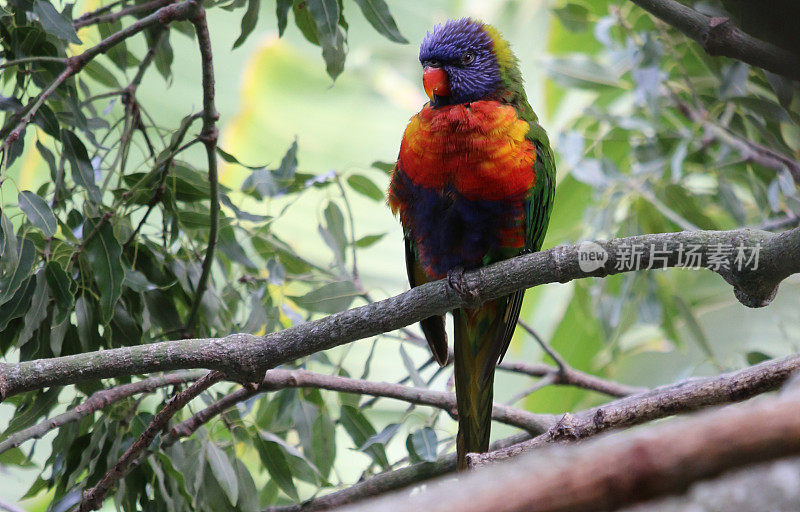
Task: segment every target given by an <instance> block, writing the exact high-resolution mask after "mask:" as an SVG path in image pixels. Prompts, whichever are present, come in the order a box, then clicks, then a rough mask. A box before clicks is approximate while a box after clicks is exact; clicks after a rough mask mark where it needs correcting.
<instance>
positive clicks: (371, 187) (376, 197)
mask: <svg viewBox="0 0 800 512" xmlns="http://www.w3.org/2000/svg"><path fill="white" fill-rule="evenodd" d="M347 184H348V185H350V187H351V188H352V189H353V190H355V191H356V192H358V193H359V194H362V195H365V196H367V197H368V198H370V199H372V200H373V201H379V202H380V201H383V200H384V198H385V196H384V194H383V191H382V190H381V189H380V188H378V186H377V185H376V184H374V183H373V182H372V180H370V179H369V178H367V177H366V176H362V175H360V174H351V175H350V176H349V177H348V178H347Z"/></svg>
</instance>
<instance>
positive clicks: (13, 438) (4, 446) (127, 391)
mask: <svg viewBox="0 0 800 512" xmlns="http://www.w3.org/2000/svg"><path fill="white" fill-rule="evenodd" d="M206 373H207V372H205V371H203V370H199V371H198V370H189V371H180V372H175V373H170V374H166V375H161V376H158V377H150V378H147V379H144V380H140V381H137V382H131V383H130V384H122V385H120V386H116V387H113V388H109V389H102V390H100V391H95V392H94V393H92V396H90V397H89V398H87V399H86V400H85V401H83V402H81V403H80V404H78V405H76V406H75V407H73V408H72V409H70V410H68V411H67V412H65V413H63V414H59V415H58V416H55V417H53V418H50V419H47V420H44V421H42V422H40V423H37V424H36V425H33V426H30V427H28V428H25V429H22V430H20V431H18V432H14V433H13V434H11V435H10V436H8V437H7V438H5V439H3V440H2V441H0V453H3V452H5V451H6V450H10V449H11V448H16V447H17V446H19V445H21V444H22V443H24V442H25V441H27V440H29V439H39V438H41V437H42V436H43V435H45V434H46V433H47V432H49V431H51V430H53V429H56V428H59V427H61V426H63V425H66V424H67V423H70V422H73V421H78V420H79V419H81V418H83V417H85V416H88V415H90V414H93V413H95V412H96V411H99V410H100V409H103V408H105V407H108V406H109V405H111V404H113V403H115V402H119V401H120V400H124V399H126V398H128V397H130V396H133V395H136V394H139V393H150V392H153V391H155V390H156V389H158V388H163V387H165V386H174V385H178V384H184V383H186V382H189V381H193V380H197V379H199V378H200V377H202V376H203V375H205V374H206Z"/></svg>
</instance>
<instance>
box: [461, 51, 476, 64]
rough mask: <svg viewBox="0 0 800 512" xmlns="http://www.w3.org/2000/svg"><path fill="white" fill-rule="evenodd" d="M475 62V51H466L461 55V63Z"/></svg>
mask: <svg viewBox="0 0 800 512" xmlns="http://www.w3.org/2000/svg"><path fill="white" fill-rule="evenodd" d="M473 62H475V52H473V51H468V52H464V55H462V56H461V64H463V65H465V66H468V65H470V64H472V63H473Z"/></svg>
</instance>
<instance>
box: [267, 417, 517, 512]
mask: <svg viewBox="0 0 800 512" xmlns="http://www.w3.org/2000/svg"><path fill="white" fill-rule="evenodd" d="M529 437H530V434H528V433H520V434H516V435H513V436H510V437H507V438H505V439H500V440H499V441H496V442H494V443H492V445H491V447H490V449H492V450H500V449H502V448H504V447H506V446H511V445H513V444H516V443H519V442H521V441H524V440H525V439H528V438H529ZM455 470H456V454H455V453H451V454H449V455H446V456H444V457H441V458H439V459H437V460H436V461H435V462H420V463H418V464H412V465H411V466H407V467H405V468H401V469H395V470H393V471H386V472H383V473H379V474H377V475H375V476H373V477H372V478H370V479H368V480H364V481H362V482H358V483H356V484H353V485H351V486H350V487H347V488H345V489H342V490H341V491H336V492H332V493H330V494H326V495H324V496H319V497H317V498H313V499H311V500H309V501H306V502H305V503H302V504H299V505H288V506H282V505H277V506H272V507H267V508H266V509H265V510H263V512H314V511H319V510H328V509H331V508H335V507H340V506H342V505H347V504H348V503H353V502H355V501H359V500H362V499H364V498H368V497H371V496H377V495H379V494H384V493H387V492H389V491H393V490H395V489H402V488H403V487H408V486H409V485H413V484H415V483H417V482H422V481H424V480H429V479H431V478H434V477H437V476H440V475H443V474H446V473H452V472H453V471H455Z"/></svg>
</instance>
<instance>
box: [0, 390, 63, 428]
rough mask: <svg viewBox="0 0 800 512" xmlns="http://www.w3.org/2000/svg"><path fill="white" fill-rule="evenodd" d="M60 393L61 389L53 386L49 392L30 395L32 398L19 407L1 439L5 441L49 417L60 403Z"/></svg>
mask: <svg viewBox="0 0 800 512" xmlns="http://www.w3.org/2000/svg"><path fill="white" fill-rule="evenodd" d="M59 393H61V388H60V387H59V386H53V387H51V388H48V390H47V391H36V392H35V394H34V395H29V397H30V398H27V400H26V401H25V402H24V403H23V404H22V405H19V406H18V407H17V410H16V411H15V412H14V416H13V417H12V418H11V421H10V422H9V423H8V428H6V430H5V431H4V432H3V434H2V435H0V439H5V438H7V437H8V436H10V435H11V434H13V433H14V432H18V431H20V430H22V429H23V428H27V427H30V426H31V425H33V424H34V423H36V421H37V420H38V419H39V418H41V417H43V416H47V414H48V413H49V412H50V410H51V409H52V408H53V407H55V405H56V404H57V403H58V394H59Z"/></svg>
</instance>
